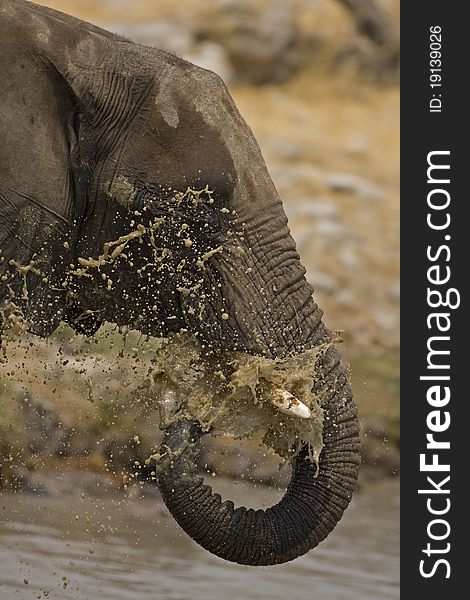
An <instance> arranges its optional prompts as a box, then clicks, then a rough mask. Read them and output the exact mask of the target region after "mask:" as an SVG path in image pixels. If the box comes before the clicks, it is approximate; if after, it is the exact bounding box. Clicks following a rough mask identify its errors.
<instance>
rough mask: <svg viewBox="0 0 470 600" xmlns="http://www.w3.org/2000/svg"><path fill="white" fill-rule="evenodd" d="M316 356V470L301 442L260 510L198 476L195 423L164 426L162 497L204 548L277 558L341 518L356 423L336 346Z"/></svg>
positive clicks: (315, 540) (245, 559)
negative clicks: (319, 434)
mask: <svg viewBox="0 0 470 600" xmlns="http://www.w3.org/2000/svg"><path fill="white" fill-rule="evenodd" d="M319 329H321V330H322V331H321V332H319V331H318V330H319ZM319 333H320V336H319V337H321V338H323V339H325V336H326V337H328V335H329V333H328V332H327V331H326V330H325V329H324V326H323V324H320V325H319V326H318V327H317V328H316V331H315V334H316V335H315V338H317V339H318V334H319ZM322 333H323V335H321V334H322ZM321 361H322V362H321V365H320V369H319V372H320V379H319V380H317V382H316V384H315V391H316V393H317V395H319V396H320V397H321V398H322V399H323V402H322V408H323V410H324V417H325V418H324V429H323V443H324V447H323V450H322V452H321V455H320V458H319V471H318V474H317V469H316V465H314V464H312V462H311V461H310V460H309V458H308V448H307V447H303V448H302V449H301V451H300V453H299V454H298V455H297V456H296V457H295V458H294V461H293V468H292V477H291V481H290V483H289V485H288V488H287V491H286V493H285V495H284V497H283V498H282V499H281V500H280V502H279V503H278V504H276V505H275V506H272V507H271V508H268V509H267V510H253V509H247V508H245V507H239V508H235V507H234V505H233V502H231V501H225V502H222V499H221V497H220V495H219V494H213V493H212V490H211V488H210V486H208V485H205V484H204V483H203V478H202V477H200V476H198V474H197V469H196V466H195V465H196V461H195V453H196V447H195V442H197V440H198V439H199V438H200V437H201V435H202V430H201V428H200V427H199V425H198V424H197V423H195V422H190V421H187V420H182V421H177V422H175V423H173V424H172V425H171V426H170V427H168V428H167V430H166V431H165V436H164V440H163V443H162V450H161V452H162V455H163V458H162V459H161V462H160V464H159V468H158V474H157V476H158V483H159V487H160V491H161V493H162V497H163V500H164V502H165V504H166V505H167V507H168V509H169V511H170V513H171V514H172V515H173V517H174V518H175V519H176V521H177V522H178V523H179V525H180V526H181V527H182V528H183V530H184V531H185V532H186V533H188V534H189V535H190V537H191V538H192V539H193V540H195V541H196V542H197V543H198V544H200V545H201V546H202V547H204V548H205V549H206V550H208V551H209V552H212V553H213V554H215V555H217V556H219V557H221V558H223V559H225V560H228V561H232V562H236V563H240V564H245V565H274V564H279V563H284V562H287V561H290V560H293V559H295V558H297V557H298V556H301V555H302V554H304V553H306V552H308V550H310V549H311V548H314V547H315V546H316V545H317V544H319V543H320V542H321V541H322V540H323V539H324V538H325V537H326V536H327V535H328V534H329V532H330V531H331V530H332V529H333V528H334V527H335V525H336V523H337V522H338V521H339V519H340V518H341V516H342V514H343V511H344V510H345V508H346V507H347V505H348V504H349V502H350V499H351V495H352V492H353V491H354V489H355V486H356V481H357V476H358V466H359V425H358V420H357V414H356V408H355V405H354V403H353V400H352V393H351V389H350V386H349V383H348V379H347V375H346V373H345V370H344V367H343V366H342V365H341V363H340V360H339V354H338V352H337V350H336V349H335V348H334V347H330V348H329V349H328V351H327V352H326V353H325V355H324V356H323V358H322V359H321Z"/></svg>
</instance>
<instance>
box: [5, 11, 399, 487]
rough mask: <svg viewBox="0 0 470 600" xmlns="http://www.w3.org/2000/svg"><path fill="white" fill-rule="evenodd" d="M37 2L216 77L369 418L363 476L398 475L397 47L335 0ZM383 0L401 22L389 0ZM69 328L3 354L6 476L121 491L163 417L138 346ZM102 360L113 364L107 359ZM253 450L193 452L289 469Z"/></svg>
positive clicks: (259, 469)
mask: <svg viewBox="0 0 470 600" xmlns="http://www.w3.org/2000/svg"><path fill="white" fill-rule="evenodd" d="M43 3H44V4H48V5H50V6H52V7H54V8H57V9H58V10H62V11H65V12H70V13H72V14H75V15H77V16H78V17H80V18H84V19H86V20H89V21H92V22H95V23H97V24H99V25H102V26H103V27H106V28H109V29H111V30H114V31H117V32H119V33H122V34H124V35H126V36H128V37H130V38H132V39H136V40H138V41H140V42H143V43H148V44H153V45H157V46H159V47H163V48H166V49H169V50H170V51H173V52H176V53H178V54H179V55H182V56H183V57H185V58H188V59H190V60H192V61H194V62H197V63H198V64H200V65H202V66H204V67H207V68H211V69H213V70H216V71H217V72H219V73H220V74H221V75H222V76H223V77H224V78H225V80H226V81H227V83H228V84H229V87H230V91H231V93H232V95H233V96H234V98H235V101H236V103H237V105H238V107H239V109H240V111H241V113H242V114H243V116H244V117H245V119H246V120H247V122H248V123H249V125H250V126H251V127H252V129H253V131H254V133H255V136H256V138H257V140H258V142H259V144H260V147H261V149H262V152H263V154H264V157H265V159H266V162H267V165H268V168H269V170H270V172H271V175H272V178H273V180H274V182H275V184H276V186H277V188H278V190H279V192H280V194H281V197H282V198H283V200H284V203H285V209H286V212H287V215H288V217H289V222H290V226H291V229H292V232H293V235H294V238H295V239H296V241H297V245H298V250H299V252H300V254H301V257H302V260H303V263H304V264H305V266H306V268H307V277H308V279H309V280H310V281H311V283H312V284H313V286H314V287H315V292H316V299H317V301H318V303H319V304H320V305H321V306H322V308H323V309H324V311H325V319H326V322H327V324H328V325H329V326H330V328H332V329H336V330H343V332H344V333H343V338H344V341H345V343H344V345H343V348H342V350H343V351H344V353H345V355H346V357H347V359H348V361H349V362H350V364H351V377H352V381H353V386H354V391H355V397H356V399H357V403H358V406H359V410H360V415H361V420H362V426H363V433H362V435H363V442H364V444H363V447H364V458H365V467H364V469H363V474H364V475H365V476H370V477H376V476H383V475H392V474H396V473H397V471H398V465H399V457H398V445H399V444H398V440H399V411H398V389H399V378H398V360H399V311H398V307H399V293H400V292H399V255H398V243H399V225H398V223H399V215H398V210H399V204H398V186H399V159H398V156H399V152H398V145H399V139H398V117H399V93H398V87H397V84H396V76H397V73H396V69H395V64H394V62H393V61H394V57H396V47H394V46H393V44H391V45H389V46H387V47H385V48H380V49H377V47H376V46H374V45H373V44H371V42H370V40H368V39H365V38H364V36H361V35H360V34H358V32H357V26H356V25H357V24H356V23H355V21H354V19H353V18H352V17H351V14H349V13H348V12H347V11H346V10H345V9H344V6H343V3H342V2H336V1H335V0H291V1H290V2H287V1H283V2H281V1H274V2H268V0H256V1H255V2H236V1H235V0H214V1H209V0H191V1H189V0H187V1H184V0H172V1H171V2H170V1H169V0H160V1H159V2H158V4H155V3H153V2H150V0H140V1H134V2H128V1H126V0H120V1H119V2H117V1H116V0H113V1H104V2H101V3H96V2H91V1H89V0H80V2H73V3H72V2H71V1H67V0H63V1H59V0H54V1H53V0H50V1H48V2H46V1H44V2H43ZM379 5H380V6H381V7H383V8H384V9H386V10H387V11H388V13H387V14H388V15H389V18H390V19H391V23H393V24H394V23H395V22H396V17H397V15H398V2H396V1H385V0H384V1H383V2H380V3H379ZM64 331H65V333H64V332H62V333H61V334H60V335H59V336H56V338H55V339H54V340H52V341H51V342H50V343H47V344H46V343H40V344H38V343H37V340H27V341H26V342H25V343H24V344H22V345H20V346H19V347H18V348H16V349H14V350H13V351H12V352H10V354H9V361H8V362H7V363H6V364H4V365H1V371H0V463H1V464H0V479H1V481H2V482H3V483H4V484H5V483H9V484H12V485H14V486H16V487H18V486H19V487H20V488H24V489H34V486H36V487H37V489H40V488H41V486H43V487H44V488H46V489H47V487H48V486H50V485H51V484H50V478H49V479H48V478H47V477H45V476H44V472H45V471H48V470H49V471H50V470H52V472H58V473H60V474H61V475H60V476H61V477H62V478H64V477H65V479H67V476H66V475H65V474H64V473H66V471H67V470H64V465H67V467H68V468H70V469H77V468H78V469H80V470H83V469H86V470H87V472H89V473H90V477H91V478H92V479H93V478H94V477H98V478H100V477H101V476H102V475H101V474H103V473H105V474H106V477H107V478H108V477H109V481H111V482H112V485H117V486H121V487H122V486H124V485H128V483H129V481H132V480H133V479H134V476H136V477H147V478H150V479H151V477H152V469H151V465H145V459H146V458H147V457H148V456H149V455H150V454H151V452H152V451H154V450H155V448H156V447H157V445H158V439H157V438H158V432H157V420H158V419H157V415H156V414H155V409H153V408H152V407H149V406H145V405H144V404H142V403H139V402H138V401H137V400H136V397H135V395H134V396H133V393H132V390H133V387H132V385H130V387H129V388H124V387H123V381H127V380H131V379H132V377H133V376H135V375H136V372H135V366H133V365H135V362H134V361H132V360H130V359H131V358H132V346H129V345H128V346H127V347H126V349H125V351H124V357H123V358H120V357H119V356H118V351H117V350H116V348H117V346H118V345H119V343H121V342H119V341H116V340H114V341H113V344H114V345H113V344H110V339H109V336H108V337H106V336H104V337H101V338H99V339H97V340H91V341H85V340H83V338H75V339H72V338H70V334H69V332H67V331H66V330H64ZM113 339H114V338H113ZM30 342H34V348H33V349H30V347H29V343H30ZM25 348H26V350H27V351H26V350H25ZM59 349H60V350H59ZM59 352H60V353H61V354H58V353H59ZM84 353H85V354H84ZM57 356H59V358H57ZM100 356H101V358H100ZM110 358H111V359H112V360H111V362H110ZM82 359H83V360H82ZM103 361H104V362H105V363H108V362H110V365H111V366H109V365H108V366H106V368H105V369H103V368H102V365H103ZM108 367H109V368H108ZM90 381H92V382H93V385H91V384H90ZM259 458H260V456H259V452H258V449H257V448H250V446H249V444H246V445H245V448H244V450H243V452H242V455H241V456H240V452H239V448H238V446H237V445H236V444H233V443H229V442H227V441H226V440H224V442H223V444H221V443H217V442H214V441H212V442H211V443H210V444H208V447H207V449H206V451H205V453H204V454H203V456H202V458H201V462H202V464H204V465H207V468H208V470H209V471H213V470H214V469H216V470H217V469H219V470H221V471H223V472H225V473H231V474H233V475H234V476H249V477H253V478H255V479H257V480H264V481H269V480H271V481H272V480H276V481H282V480H285V479H286V478H287V477H288V472H287V471H286V470H285V469H284V470H281V472H280V473H278V471H277V462H276V461H275V460H274V459H273V458H268V457H264V458H263V460H262V461H260V460H258V459H259ZM93 473H95V474H100V475H93ZM48 481H49V483H48ZM93 481H94V480H93ZM93 485H94V483H93Z"/></svg>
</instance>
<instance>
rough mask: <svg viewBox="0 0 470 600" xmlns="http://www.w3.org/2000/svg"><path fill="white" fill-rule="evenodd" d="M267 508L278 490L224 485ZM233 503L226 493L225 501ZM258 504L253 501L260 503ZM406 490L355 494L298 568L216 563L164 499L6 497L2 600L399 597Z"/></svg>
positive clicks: (391, 485) (1, 517) (386, 486)
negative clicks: (183, 529)
mask: <svg viewBox="0 0 470 600" xmlns="http://www.w3.org/2000/svg"><path fill="white" fill-rule="evenodd" d="M234 489H235V490H236V494H237V495H238V500H239V502H244V503H250V501H251V500H252V497H253V496H256V500H257V502H258V504H259V505H266V504H267V503H268V502H271V501H272V500H273V499H274V500H276V499H278V497H279V492H278V491H274V490H269V489H256V490H254V489H253V487H252V486H249V485H247V484H243V485H241V484H238V485H234V483H233V482H224V481H222V482H218V487H217V490H218V491H222V492H224V491H225V492H226V494H227V496H228V495H229V494H230V495H232V496H235V495H236V494H235V493H234ZM224 495H225V494H224ZM252 503H253V502H252ZM398 511H399V505H398V483H397V482H396V481H385V482H382V483H380V484H374V485H373V486H369V487H367V488H366V489H365V490H363V491H361V492H359V493H357V494H356V496H355V498H354V500H353V503H352V506H351V507H350V509H349V510H348V511H347V512H346V514H345V516H344V518H343V520H342V521H341V523H340V524H339V525H338V527H337V528H336V530H335V531H334V533H333V534H332V535H330V537H329V538H328V539H327V540H326V541H325V542H324V543H323V544H321V545H320V546H319V547H318V548H316V549H315V550H313V551H311V552H310V553H309V554H307V555H306V556H303V557H301V558H299V559H297V560H296V561H294V562H292V563H289V564H287V565H282V566H277V567H262V568H252V567H244V566H239V565H233V564H230V563H227V562H225V561H223V560H221V559H219V558H217V557H214V556H211V555H210V554H208V553H207V552H206V551H204V550H202V549H201V548H199V547H198V546H197V545H196V544H194V543H193V542H192V541H191V540H189V538H188V537H187V536H186V535H185V534H183V533H181V532H180V530H179V528H178V526H177V525H176V524H175V523H174V521H173V520H172V519H171V517H169V516H168V514H167V512H166V509H165V507H164V506H162V505H161V504H158V499H157V498H150V497H147V498H138V499H129V498H126V497H123V496H120V495H109V494H106V495H103V496H101V497H91V496H89V495H85V494H82V495H75V496H72V495H70V496H67V495H62V496H39V497H38V496H34V495H28V494H4V495H0V598H1V600H14V599H25V600H26V599H29V598H45V597H47V598H59V599H64V600H67V599H74V600H98V599H104V600H134V599H136V598H139V600H146V599H148V600H150V599H162V600H198V599H204V600H225V598H237V599H238V598H239V599H244V600H268V599H269V600H286V599H288V600H297V599H298V600H300V599H302V600H305V599H310V598H313V597H314V598H318V599H321V600H355V599H357V600H359V599H361V600H389V599H390V600H391V599H398V597H399V588H398V577H399V572H398V571H399V565H398V552H399V533H398Z"/></svg>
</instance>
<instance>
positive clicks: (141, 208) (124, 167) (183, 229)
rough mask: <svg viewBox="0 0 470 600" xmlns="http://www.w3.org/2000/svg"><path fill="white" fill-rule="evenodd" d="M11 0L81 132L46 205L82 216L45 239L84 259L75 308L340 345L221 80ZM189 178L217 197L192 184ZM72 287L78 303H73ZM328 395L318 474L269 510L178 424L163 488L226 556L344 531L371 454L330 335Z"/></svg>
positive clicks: (221, 332)
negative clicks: (200, 460) (243, 501)
mask: <svg viewBox="0 0 470 600" xmlns="http://www.w3.org/2000/svg"><path fill="white" fill-rule="evenodd" d="M7 4H9V3H8V2H7ZM10 4H11V5H14V6H17V7H20V8H18V9H17V10H18V11H23V12H22V14H21V19H22V20H21V23H22V24H21V27H22V28H23V29H24V30H25V31H23V37H22V39H23V38H25V39H26V40H27V43H28V44H29V46H31V47H34V49H35V56H36V58H35V60H34V72H35V73H36V75H35V76H36V80H38V81H42V80H40V78H39V75H37V73H40V75H41V77H42V78H43V80H44V81H46V83H47V85H44V87H45V90H46V91H44V92H43V95H44V97H46V96H47V94H49V93H50V90H51V89H52V90H53V92H54V98H55V104H54V106H52V107H46V108H44V111H43V112H44V114H48V115H49V117H50V119H51V120H54V123H55V127H56V130H58V131H63V132H65V133H63V138H64V139H65V140H66V142H67V143H65V142H64V143H63V144H62V146H63V147H64V148H65V149H66V150H67V152H68V154H67V157H66V160H65V159H64V162H65V167H66V168H67V169H68V173H69V174H70V176H69V177H68V179H67V185H68V186H69V188H70V190H71V194H70V197H69V201H68V202H59V201H57V205H56V206H54V207H53V210H52V208H49V209H48V211H49V212H48V214H55V215H57V214H58V213H59V212H60V211H62V212H61V220H62V222H67V223H68V227H67V228H65V233H63V231H64V227H65V226H63V227H62V229H61V231H62V233H61V235H62V237H61V238H60V240H59V241H60V244H58V245H57V247H60V248H61V251H60V253H58V254H57V255H54V253H52V252H51V251H49V252H47V253H46V255H47V257H48V260H52V261H54V260H56V261H59V258H60V259H61V261H62V263H63V264H66V263H67V264H68V263H72V264H73V265H74V273H75V276H72V275H71V274H70V273H67V274H66V275H63V276H62V283H61V285H56V286H55V287H54V290H59V292H57V294H59V296H60V297H59V300H57V301H56V302H55V303H54V306H55V307H57V306H62V308H61V310H62V313H60V314H61V315H62V318H65V317H66V316H67V315H70V314H71V312H70V311H71V310H72V309H73V310H75V312H76V313H77V314H78V313H80V312H82V313H84V314H85V313H86V314H93V315H95V316H96V318H97V319H98V320H109V321H112V322H116V323H119V324H126V325H129V326H132V327H135V328H137V329H140V330H141V331H144V332H146V333H149V334H151V335H167V334H168V333H170V332H179V331H189V332H191V333H192V334H194V335H195V336H196V337H197V338H198V339H199V340H200V342H201V344H203V345H204V346H205V347H207V348H210V350H211V352H212V353H213V354H214V355H215V356H216V355H217V353H219V352H227V351H229V352H230V351H234V352H237V353H246V354H247V355H259V356H263V357H266V358H272V359H284V358H287V357H290V356H295V355H298V354H301V353H304V352H306V351H308V350H309V349H311V348H314V347H316V346H318V345H321V344H323V345H327V346H328V344H329V342H331V339H332V336H331V333H330V331H329V330H328V329H327V328H326V327H325V326H324V325H323V322H322V311H321V310H320V308H318V306H317V305H316V303H315V302H314V299H313V296H312V293H313V290H312V287H311V286H310V285H309V283H308V282H307V281H306V279H305V270H304V268H303V266H302V264H301V262H300V259H299V255H298V253H297V251H296V247H295V243H294V240H293V238H292V237H291V234H290V231H289V228H288V224H287V219H286V216H285V213H284V210H283V206H282V202H281V200H280V198H279V196H278V193H277V191H276V189H275V187H274V185H273V182H272V181H271V178H270V176H269V174H268V171H267V169H266V166H265V163H264V160H263V158H262V156H261V153H260V150H259V148H258V145H257V143H256V141H255V139H254V137H253V134H252V132H251V131H250V129H249V127H248V126H247V125H246V123H245V122H244V120H243V119H242V117H241V116H240V114H239V112H238V110H237V108H236V107H235V105H234V102H233V100H232V98H231V97H230V95H229V93H228V91H227V89H226V87H225V85H224V84H223V82H222V81H221V79H220V78H219V77H218V76H216V75H215V74H213V73H211V72H209V71H206V70H203V69H200V68H197V67H195V66H194V65H191V64H190V63H188V62H186V61H184V60H181V59H179V58H177V57H174V56H172V55H169V54H166V53H164V52H161V51H158V50H155V49H150V48H145V47H142V46H138V45H136V44H132V43H131V42H129V41H127V40H123V39H121V38H119V37H117V36H113V35H111V34H109V33H107V32H103V31H102V30H99V29H97V28H94V27H92V26H89V25H87V24H83V23H82V22H79V21H77V20H75V19H72V18H70V17H67V16H65V15H61V14H60V13H55V12H54V11H50V10H48V9H44V10H39V8H38V7H35V8H34V9H32V8H28V9H25V8H24V6H25V3H23V2H19V3H18V4H16V3H10ZM28 6H32V5H28ZM25 11H26V13H25ZM33 13H34V14H33ZM33 17H34V18H33ZM15 39H16V38H15ZM15 43H16V42H15ZM38 65H39V66H38ZM31 69H33V67H31ZM36 80H35V81H36ZM35 85H36V84H35ZM46 88H47V89H46ZM46 92H47V93H46ZM31 93H35V91H34V90H31ZM51 110H56V111H58V116H56V117H54V116H53V115H52V114H49V112H48V111H51ZM43 135H46V134H45V133H44V134H43ZM60 139H62V138H60ZM57 144H58V142H57ZM59 149H60V148H59ZM57 152H59V150H57ZM57 162H58V160H57V157H56V158H55V159H54V161H53V163H54V165H56V163H57ZM59 162H60V161H59ZM45 168H46V167H45V166H44V169H45ZM55 168H56V167H55ZM43 179H44V181H46V180H47V181H49V179H50V178H47V177H44V178H43ZM56 179H57V177H56ZM0 183H1V182H0ZM44 185H45V184H44ZM188 189H192V190H205V193H204V194H199V195H198V196H197V197H196V198H194V196H191V195H188V194H186V190H188ZM51 193H52V192H51ZM54 193H56V192H54ZM23 195H24V194H23ZM70 207H73V210H71V208H70ZM155 224H156V226H154V225H155ZM129 232H131V233H129ZM64 236H65V237H66V239H67V240H72V242H71V243H69V241H66V242H64V239H65V237H64ZM146 236H147V237H146ZM144 238H145V239H144ZM111 240H113V243H112V244H111V245H110V241H111ZM145 240H146V241H148V242H149V243H146V241H145ZM106 244H108V245H107V246H106ZM70 246H71V247H70ZM49 247H50V244H49ZM63 247H67V248H69V247H70V252H69V253H68V254H66V255H64V251H63ZM103 248H105V251H104V250H103ZM118 250H119V252H117V251H118ZM155 251H157V254H158V256H156V255H155ZM118 255H119V259H118V258H117V257H118ZM122 256H124V258H125V260H124V259H123V258H122ZM51 257H52V258H51ZM54 257H55V258H54ZM111 257H114V259H113V261H111ZM100 258H101V262H100ZM111 263H112V264H111ZM77 265H78V266H79V267H80V268H81V269H82V270H83V269H85V270H87V272H86V273H83V272H82V273H81V275H84V274H85V275H86V277H79V276H78V275H79V274H80V273H78V271H79V270H80V269H78V271H77ZM53 266H56V267H58V264H55V265H54V264H53ZM56 270H57V271H58V272H61V273H62V272H63V271H64V268H62V269H58V268H57V269H56ZM91 272H92V274H96V277H95V276H90V273H91ZM77 273H78V274H77ZM34 276H35V275H34V272H33V271H32V272H31V273H28V277H30V278H34ZM41 281H42V282H44V281H45V282H46V283H45V284H43V285H47V281H48V280H47V278H44V277H43V278H42V280H41ZM54 293H55V292H54ZM51 294H53V292H52V291H50V292H48V295H47V298H48V302H49V304H50V303H51V301H50V297H51ZM32 297H34V296H30V300H31V298H32ZM60 299H62V300H63V302H62V300H60ZM70 299H72V300H73V302H75V305H74V306H73V307H72V308H71V306H70V302H69V304H68V305H67V307H65V304H66V302H65V301H66V300H67V301H68V300H70ZM61 302H62V304H61ZM77 307H78V308H77ZM77 311H78V312H77ZM74 322H75V321H74ZM75 324H76V325H77V327H78V324H77V323H75ZM93 329H94V327H91V331H92V330H93ZM312 370H313V365H312ZM314 392H315V394H316V395H317V396H318V397H319V398H321V400H322V409H323V411H324V427H323V444H324V447H323V450H322V452H321V455H320V458H319V468H318V472H317V467H316V465H314V464H313V463H312V462H311V461H310V460H309V458H308V447H306V446H305V447H303V448H301V449H300V451H299V452H298V453H297V455H296V456H295V458H294V460H293V466H292V478H291V481H290V484H289V486H288V489H287V492H286V494H285V496H284V497H283V498H282V500H281V501H280V502H279V503H278V504H276V505H275V506H273V507H271V508H269V509H267V510H256V511H255V510H253V509H246V508H244V507H241V508H235V507H234V505H233V503H232V502H229V501H227V502H222V501H221V498H220V496H218V495H217V494H213V493H212V491H211V488H210V487H209V486H207V485H204V483H203V481H202V479H201V478H199V477H198V475H197V471H196V467H195V459H194V453H195V451H196V445H197V444H196V442H197V441H198V439H199V438H200V437H201V435H202V434H203V428H202V427H201V426H200V424H199V423H198V422H196V421H194V420H190V419H185V418H181V419H179V420H176V421H175V422H173V423H172V424H171V425H170V426H169V427H167V429H166V430H165V434H164V441H163V447H164V451H162V454H164V455H165V457H164V458H163V459H162V460H161V461H160V464H159V468H158V484H159V487H160V490H161V493H162V496H163V499H164V501H165V503H166V505H167V507H168V509H169V511H170V512H171V514H172V515H173V516H174V518H175V519H176V520H177V522H178V523H179V524H180V525H181V527H182V528H183V529H184V530H185V531H186V532H187V533H188V534H189V535H190V536H191V537H192V538H193V539H194V540H195V541H196V542H198V543H199V544H200V545H201V546H203V547H204V548H206V549H207V550H209V551H210V552H212V553H214V554H216V555H218V556H220V557H222V558H225V559H226V560H230V561H234V562H238V563H242V564H247V565H271V564H277V563H283V562H286V561H289V560H292V559H294V558H296V557H297V556H300V555H302V554H304V553H305V552H307V551H308V550H309V549H311V548H313V547H314V546H316V545H317V544H318V543H319V542H320V541H321V540H323V539H324V538H325V537H326V536H327V535H328V533H329V532H330V531H331V530H332V529H333V527H334V526H335V524H336V523H337V521H338V520H339V519H340V518H341V515H342V513H343V511H344V509H345V508H346V507H347V505H348V503H349V501H350V499H351V494H352V492H353V490H354V488H355V485H356V480H357V474H358V463H359V437H358V420H357V415H356V409H355V406H354V403H353V400H352V394H351V389H350V386H349V383H348V378H347V375H346V372H345V369H344V367H343V366H342V364H341V362H340V357H339V354H338V352H337V350H336V349H335V348H334V347H333V345H330V346H329V347H328V350H327V351H326V352H324V353H323V354H322V356H321V358H320V360H319V362H318V364H317V365H316V368H315V381H314Z"/></svg>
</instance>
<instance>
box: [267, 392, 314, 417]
mask: <svg viewBox="0 0 470 600" xmlns="http://www.w3.org/2000/svg"><path fill="white" fill-rule="evenodd" d="M269 401H270V402H271V404H272V405H273V406H275V407H276V408H277V409H278V410H280V411H281V412H283V413H285V414H286V415H289V416H291V417H299V418H300V419H309V418H310V417H311V416H312V411H311V410H310V409H309V407H308V406H306V405H305V404H304V403H303V402H301V401H300V400H299V399H298V398H296V397H295V396H293V395H292V394H291V393H290V392H288V391H287V390H283V389H281V388H277V387H274V388H272V391H271V393H270V396H269Z"/></svg>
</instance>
